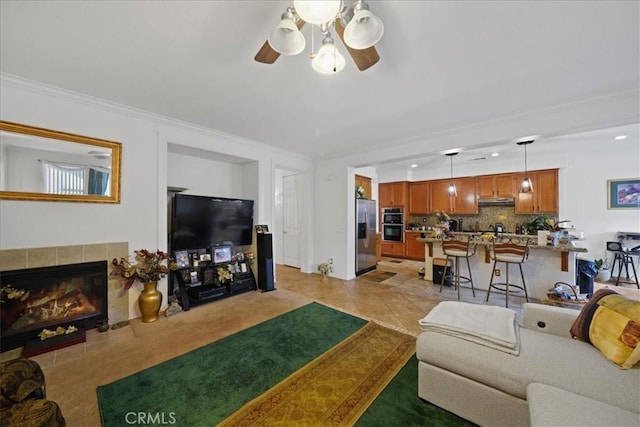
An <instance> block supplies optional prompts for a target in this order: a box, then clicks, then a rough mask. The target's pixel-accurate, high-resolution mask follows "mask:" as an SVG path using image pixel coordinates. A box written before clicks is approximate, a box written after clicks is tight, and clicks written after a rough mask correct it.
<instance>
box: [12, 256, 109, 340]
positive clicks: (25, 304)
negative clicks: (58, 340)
mask: <svg viewBox="0 0 640 427" xmlns="http://www.w3.org/2000/svg"><path fill="white" fill-rule="evenodd" d="M107 280H108V277H107V261H97V262H86V263H81V264H68V265H58V266H53V267H40V268H30V269H24V270H11V271H3V272H0V289H1V290H0V301H1V302H0V304H2V305H1V307H2V309H1V310H0V320H1V321H2V323H1V325H2V328H1V329H2V333H1V336H0V348H1V351H3V352H4V351H7V350H11V349H14V348H17V347H20V346H23V345H25V343H26V342H27V341H29V340H32V339H37V338H38V334H39V333H40V332H41V331H42V330H43V329H56V328H58V327H63V328H67V327H68V326H71V325H73V326H75V327H76V328H78V329H91V328H95V327H96V326H97V324H98V322H99V321H101V320H106V319H107V316H108V315H107Z"/></svg>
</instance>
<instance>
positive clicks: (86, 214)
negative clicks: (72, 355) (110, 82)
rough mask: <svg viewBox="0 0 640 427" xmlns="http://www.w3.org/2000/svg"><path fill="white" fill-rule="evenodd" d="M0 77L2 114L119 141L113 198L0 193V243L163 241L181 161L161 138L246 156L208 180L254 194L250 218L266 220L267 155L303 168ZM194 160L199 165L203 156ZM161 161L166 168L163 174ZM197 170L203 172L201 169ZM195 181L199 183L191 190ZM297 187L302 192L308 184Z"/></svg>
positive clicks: (196, 131) (269, 190)
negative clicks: (3, 196)
mask: <svg viewBox="0 0 640 427" xmlns="http://www.w3.org/2000/svg"><path fill="white" fill-rule="evenodd" d="M0 84H1V85H0V86H1V87H0V113H1V119H2V120H7V121H12V122H17V123H23V124H28V125H32V126H38V127H43V128H48V129H53V130H60V131H65V132H71V133H75V134H79V135H86V136H91V137H97V138H102V139H107V140H112V141H118V142H121V143H122V180H121V187H122V200H121V203H119V204H96V203H62V202H33V201H10V200H1V201H0V249H13V248H27V247H44V246H63V245H74V244H91V243H104V242H117V241H126V242H129V248H130V250H132V251H133V250H135V249H138V248H148V249H156V248H159V249H166V247H167V241H166V236H167V209H166V194H167V193H166V192H167V185H168V184H169V179H171V181H172V182H171V185H179V182H181V181H179V178H178V177H177V176H176V175H174V173H176V174H179V173H180V171H177V172H176V170H174V169H173V168H172V167H170V165H169V162H170V161H174V160H175V161H177V162H179V163H184V162H187V159H184V158H180V157H179V156H174V155H173V154H172V155H171V156H169V153H168V146H169V144H177V145H183V146H186V147H191V148H195V149H201V150H207V151H214V152H218V153H223V154H227V155H232V156H237V157H244V158H247V159H248V160H250V161H251V163H249V164H247V165H243V166H242V167H241V171H240V172H239V171H238V169H237V168H236V167H235V166H225V169H226V170H225V174H224V176H220V178H219V179H220V180H221V181H222V180H229V181H231V183H226V184H224V185H219V186H215V185H214V187H213V188H214V189H215V191H218V190H219V191H228V192H229V194H232V193H235V192H236V191H238V190H239V191H240V193H242V195H243V197H245V198H251V199H254V200H255V201H256V205H255V207H256V215H255V217H256V220H257V221H261V222H263V223H268V222H271V215H272V205H273V202H272V201H273V198H272V194H273V191H274V190H273V175H274V171H273V167H272V165H273V163H274V160H273V159H274V158H277V161H278V164H280V165H285V166H288V167H291V168H294V166H295V168H296V169H302V170H307V169H310V168H311V163H310V161H309V160H308V159H307V158H304V157H301V156H299V155H296V154H293V153H287V152H283V151H281V150H273V149H271V148H269V147H267V146H265V145H263V144H260V143H256V142H253V141H247V140H242V139H240V138H236V137H233V136H230V135H226V134H222V133H219V132H215V131H211V130H207V129H202V128H198V127H195V126H191V125H189V124H185V123H181V122H178V121H174V120H170V119H167V118H163V117H158V116H154V115H151V114H148V113H145V112H142V111H138V110H135V109H130V108H126V107H123V106H118V105H113V104H109V103H105V102H102V101H99V100H95V99H92V98H89V97H85V96H81V95H78V94H71V93H68V92H64V91H60V90H57V89H55V88H50V87H45V86H42V85H38V84H35V83H32V82H26V81H22V80H19V79H15V78H12V77H7V76H4V75H3V76H1V79H0ZM192 160H193V159H192ZM196 162H197V160H196ZM187 163H188V162H187ZM200 166H201V167H205V168H206V163H203V164H200V165H199V167H200ZM167 169H169V170H170V171H171V178H169V176H168V175H169V173H168V170H167ZM185 173H189V172H186V171H185ZM240 176H241V177H242V179H240V181H241V182H240V187H237V186H236V183H235V182H234V180H235V181H236V182H237V180H238V178H239V177H240ZM192 178H193V177H191V178H189V180H191V179H192ZM202 178H206V174H205V176H204V177H202ZM174 179H175V181H173V180H174ZM201 181H206V179H201ZM190 185H191V184H190ZM306 185H307V186H309V185H311V183H309V182H307V183H306ZM200 189H202V190H203V191H204V190H205V189H206V188H197V189H194V191H200ZM305 191H308V192H310V187H308V188H305ZM160 288H161V290H162V291H163V292H164V294H165V298H164V301H165V303H166V284H161V286H160ZM138 291H139V290H137V289H136V290H133V291H131V292H133V293H134V294H132V295H130V301H131V306H130V313H131V316H132V317H134V316H136V315H137V314H136V308H135V301H136V299H137V294H135V292H138Z"/></svg>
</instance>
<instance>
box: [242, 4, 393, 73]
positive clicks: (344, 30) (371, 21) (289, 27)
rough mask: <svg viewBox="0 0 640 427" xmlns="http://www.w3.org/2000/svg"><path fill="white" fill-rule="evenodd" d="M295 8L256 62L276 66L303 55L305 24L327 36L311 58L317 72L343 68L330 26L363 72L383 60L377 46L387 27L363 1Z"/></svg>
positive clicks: (259, 54) (300, 5)
mask: <svg viewBox="0 0 640 427" xmlns="http://www.w3.org/2000/svg"><path fill="white" fill-rule="evenodd" d="M293 6H294V7H289V8H287V10H286V11H285V12H284V13H283V14H282V16H281V21H280V23H279V24H278V25H277V26H276V28H275V29H274V30H273V31H272V32H271V35H270V36H269V38H268V39H267V41H265V42H264V44H263V45H262V47H261V48H260V50H259V51H258V53H257V54H256V56H255V58H254V59H255V60H256V61H257V62H261V63H264V64H273V63H274V62H275V61H276V60H277V59H278V58H279V57H280V55H297V54H299V53H300V52H302V51H303V50H304V48H305V47H306V42H305V40H304V36H303V35H302V33H301V32H300V30H301V29H302V27H304V25H305V23H309V24H314V25H318V26H319V27H320V30H321V32H322V33H323V34H324V40H323V41H322V47H321V48H320V50H319V51H318V52H317V53H313V52H312V54H311V57H312V58H313V60H312V65H313V68H314V69H315V70H316V71H318V72H321V73H326V74H330V73H335V72H338V71H340V69H342V68H343V67H344V58H343V57H342V55H340V53H339V52H338V51H337V49H336V48H335V45H334V44H333V38H332V37H331V26H333V27H334V29H335V32H336V33H337V34H338V37H340V40H341V41H342V43H343V44H344V45H345V47H346V48H347V51H348V52H349V55H350V56H351V58H352V60H353V62H354V63H355V64H356V66H357V67H358V69H359V70H360V71H364V70H366V69H368V68H370V67H371V66H373V65H374V64H376V63H377V62H378V61H379V60H380V56H379V55H378V52H377V51H376V48H375V47H374V45H375V44H376V43H377V42H378V41H380V39H381V38H382V34H383V32H384V25H383V24H382V21H381V20H380V18H378V17H377V16H375V15H374V14H373V13H371V12H370V11H369V6H368V5H367V4H366V3H365V2H364V1H363V0H358V1H356V2H355V3H354V4H353V5H351V6H344V7H343V5H342V1H341V0H337V1H336V0H329V1H308V0H307V1H304V0H294V2H293Z"/></svg>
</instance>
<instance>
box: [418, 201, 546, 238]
mask: <svg viewBox="0 0 640 427" xmlns="http://www.w3.org/2000/svg"><path fill="white" fill-rule="evenodd" d="M449 216H450V217H451V219H455V220H458V221H459V220H460V219H462V229H463V231H474V230H475V229H476V224H477V229H478V230H489V229H490V226H492V225H494V224H495V223H501V224H502V225H504V227H505V231H506V232H508V233H515V231H516V227H517V226H518V225H520V224H522V223H524V222H527V221H529V220H530V219H531V217H532V216H533V215H516V213H515V208H514V207H513V206H480V207H479V209H478V214H477V215H451V214H450V215H449ZM423 218H426V220H427V226H433V225H435V224H436V221H435V218H434V217H433V215H411V216H409V217H408V218H407V226H409V224H416V225H417V226H422V224H423V221H422V219H423Z"/></svg>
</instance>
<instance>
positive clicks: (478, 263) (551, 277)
mask: <svg viewBox="0 0 640 427" xmlns="http://www.w3.org/2000/svg"><path fill="white" fill-rule="evenodd" d="M453 234H454V235H456V236H468V237H469V238H470V239H471V242H472V243H473V244H475V245H476V253H475V255H474V256H472V257H471V258H470V259H469V261H470V264H471V274H472V275H473V282H474V286H475V288H476V289H481V290H485V291H486V290H487V289H488V287H489V280H490V279H491V272H492V269H493V260H491V256H490V253H491V252H490V251H491V240H489V239H488V238H486V237H488V235H487V234H482V233H468V232H454V233H453ZM483 236H486V237H483ZM491 236H492V238H496V237H493V235H491ZM497 238H498V239H501V240H503V241H512V242H513V243H521V244H524V243H525V242H526V240H527V239H528V240H529V249H530V250H529V257H528V258H527V261H526V262H525V263H524V264H523V266H522V269H523V272H524V277H525V280H526V284H527V291H528V293H529V297H530V298H535V299H546V295H547V291H548V290H549V289H551V288H553V286H554V284H556V283H557V282H564V283H568V284H570V285H574V284H575V278H576V260H577V255H578V254H579V253H586V252H587V249H585V248H581V247H577V246H575V245H573V244H566V245H558V246H551V245H538V244H537V242H538V238H537V236H528V235H522V234H510V233H502V234H500V236H499V237H497ZM416 240H418V241H420V242H424V244H425V276H424V278H425V280H431V279H432V277H433V260H434V258H445V255H444V254H443V252H442V243H441V241H442V240H441V239H440V238H439V237H418V238H416ZM461 268H462V270H463V271H466V266H465V267H462V266H461ZM497 268H498V269H500V270H501V271H500V273H501V274H504V273H505V272H504V268H505V265H504V264H502V263H499V264H498V267H497ZM509 277H510V279H511V280H516V283H519V282H518V281H519V280H520V272H519V271H518V269H517V267H515V266H512V267H510V270H509ZM502 279H503V277H500V278H498V279H497V281H502ZM494 280H495V279H494Z"/></svg>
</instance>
